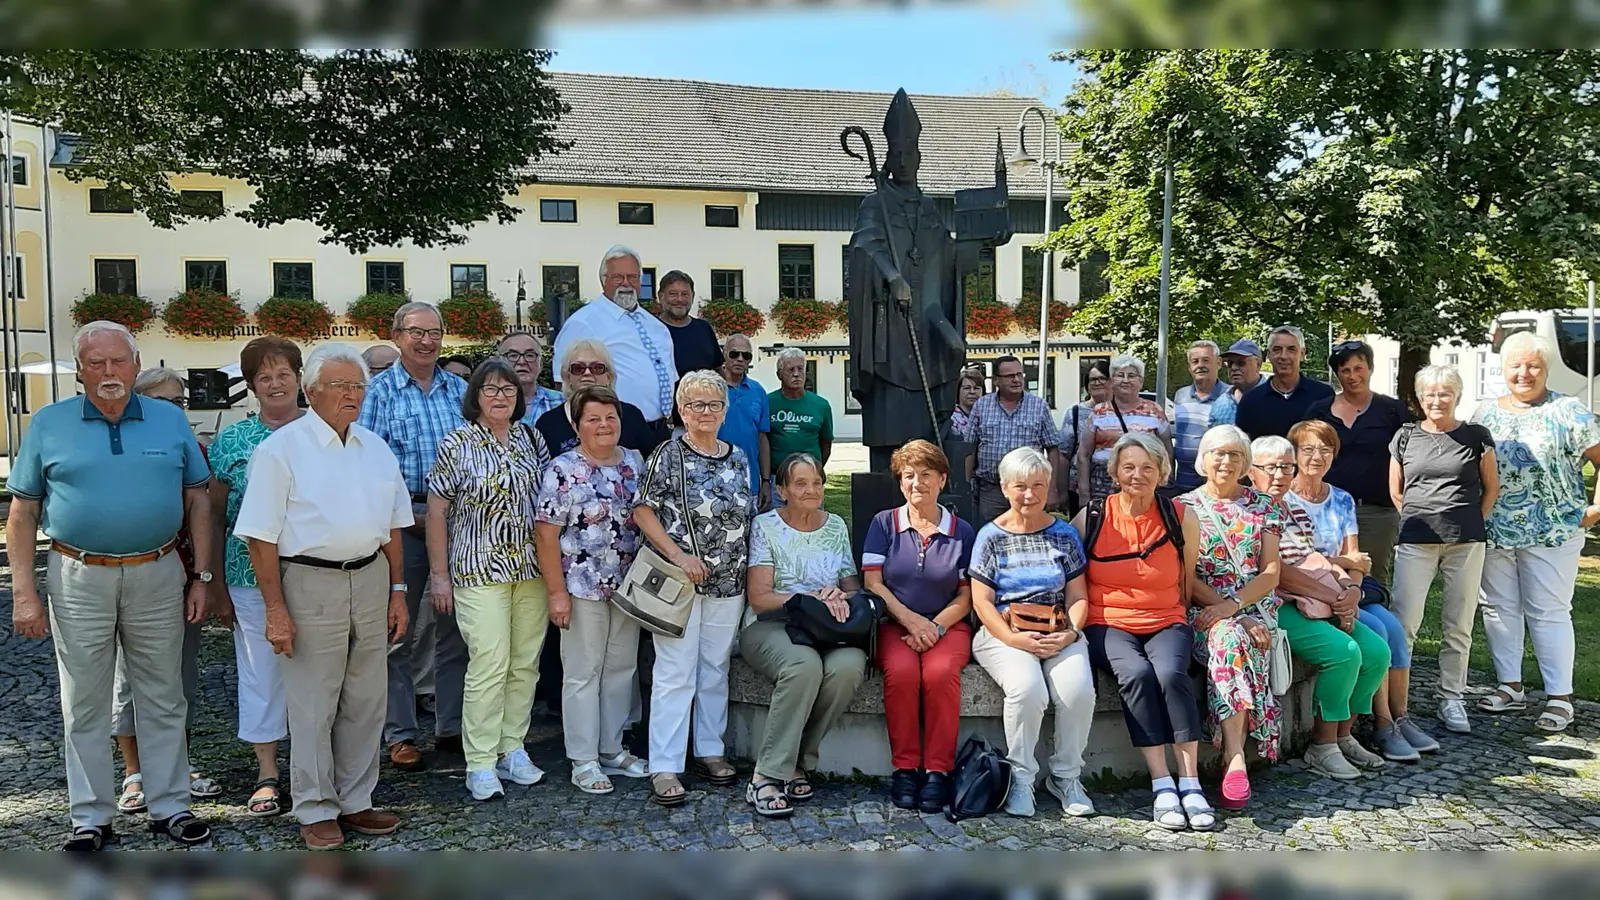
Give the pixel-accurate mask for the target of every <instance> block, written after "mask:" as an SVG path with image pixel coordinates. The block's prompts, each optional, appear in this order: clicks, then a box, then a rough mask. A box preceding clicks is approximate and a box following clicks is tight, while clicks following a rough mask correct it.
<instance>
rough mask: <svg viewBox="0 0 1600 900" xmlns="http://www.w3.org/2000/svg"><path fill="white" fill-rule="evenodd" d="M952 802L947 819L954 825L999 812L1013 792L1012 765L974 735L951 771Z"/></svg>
mask: <svg viewBox="0 0 1600 900" xmlns="http://www.w3.org/2000/svg"><path fill="white" fill-rule="evenodd" d="M951 782H952V783H951V785H950V802H948V803H946V804H945V805H944V817H945V818H946V819H949V820H950V821H952V822H959V821H961V820H962V819H977V818H981V817H983V816H987V815H989V814H990V813H995V812H999V811H1000V808H1001V807H1003V806H1005V804H1006V795H1007V794H1009V793H1011V763H1010V762H1008V761H1007V760H1006V757H1005V754H1003V753H1001V752H1000V751H998V750H996V749H995V748H994V745H992V744H990V743H989V742H988V741H986V740H984V739H983V738H982V737H980V736H978V735H976V734H974V735H972V736H970V737H968V738H967V741H966V743H964V744H962V745H961V750H960V752H958V753H956V767H955V770H954V771H953V772H951Z"/></svg>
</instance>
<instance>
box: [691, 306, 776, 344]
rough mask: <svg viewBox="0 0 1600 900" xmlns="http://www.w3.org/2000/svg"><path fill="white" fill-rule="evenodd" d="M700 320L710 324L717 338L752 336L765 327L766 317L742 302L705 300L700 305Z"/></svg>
mask: <svg viewBox="0 0 1600 900" xmlns="http://www.w3.org/2000/svg"><path fill="white" fill-rule="evenodd" d="M700 318H702V319H705V320H706V321H707V322H710V323H711V330H713V331H715V332H716V333H717V335H718V336H719V337H726V336H728V335H730V334H743V335H749V336H754V335H755V334H756V333H757V332H759V331H760V330H761V329H762V328H764V327H766V324H767V317H766V316H763V315H762V314H761V310H759V309H756V308H755V307H753V306H751V305H750V304H748V303H746V302H744V301H743V300H707V301H705V302H704V303H702V304H700Z"/></svg>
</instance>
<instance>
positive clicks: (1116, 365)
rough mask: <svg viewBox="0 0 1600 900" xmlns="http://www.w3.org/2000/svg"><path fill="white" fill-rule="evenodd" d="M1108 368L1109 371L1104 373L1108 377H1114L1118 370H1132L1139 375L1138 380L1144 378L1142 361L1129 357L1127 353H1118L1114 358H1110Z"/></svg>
mask: <svg viewBox="0 0 1600 900" xmlns="http://www.w3.org/2000/svg"><path fill="white" fill-rule="evenodd" d="M1108 368H1109V369H1110V371H1109V372H1107V373H1106V374H1108V375H1115V374H1116V373H1117V372H1118V371H1119V370H1122V369H1133V370H1134V371H1136V372H1138V373H1139V377H1140V378H1143V377H1144V360H1142V359H1140V358H1139V357H1137V356H1131V355H1129V354H1127V353H1119V354H1117V355H1116V356H1113V357H1111V363H1110V365H1109V366H1108Z"/></svg>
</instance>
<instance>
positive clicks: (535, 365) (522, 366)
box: [494, 331, 562, 425]
mask: <svg viewBox="0 0 1600 900" xmlns="http://www.w3.org/2000/svg"><path fill="white" fill-rule="evenodd" d="M494 352H495V353H497V354H499V355H501V356H503V357H505V359H506V362H509V363H511V369H512V371H514V372H516V373H517V383H519V384H521V385H522V396H523V397H524V398H525V400H526V401H527V410H526V411H525V412H524V413H523V416H522V424H524V425H532V424H534V423H535V422H537V421H539V417H540V416H542V415H544V414H545V413H547V412H549V411H550V410H552V409H555V408H556V407H558V406H560V405H561V402H562V400H561V392H560V391H556V390H551V389H550V388H547V387H545V386H544V385H542V384H540V383H539V364H540V356H539V352H540V347H539V342H538V340H536V339H535V338H534V337H533V335H531V334H528V333H526V332H522V331H513V332H512V333H510V334H508V335H506V336H505V337H503V338H501V339H500V340H499V341H497V342H496V343H495V345H494Z"/></svg>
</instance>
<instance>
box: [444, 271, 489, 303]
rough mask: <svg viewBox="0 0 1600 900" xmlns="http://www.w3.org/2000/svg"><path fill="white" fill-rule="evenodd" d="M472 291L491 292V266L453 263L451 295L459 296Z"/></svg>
mask: <svg viewBox="0 0 1600 900" xmlns="http://www.w3.org/2000/svg"><path fill="white" fill-rule="evenodd" d="M471 291H476V292H478V293H480V294H487V293H489V267H488V266H478V265H457V264H455V263H451V264H450V296H452V297H459V296H461V295H462V294H465V293H468V292H471Z"/></svg>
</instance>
